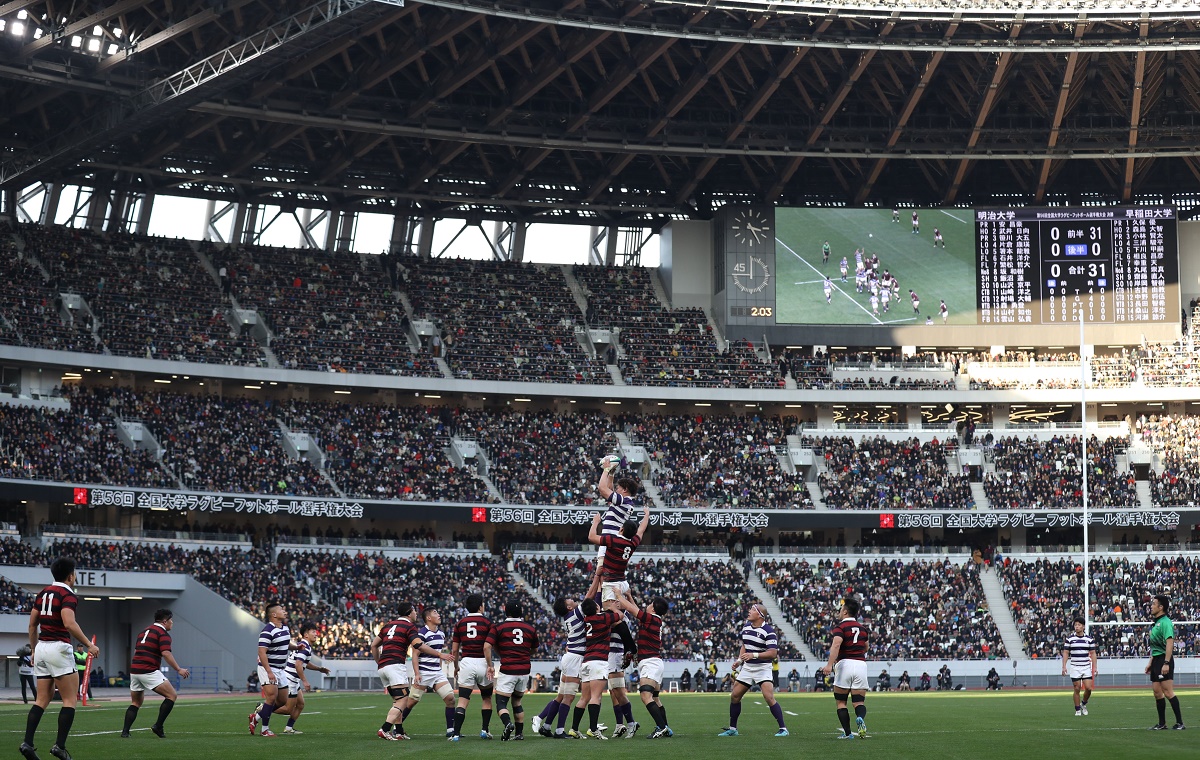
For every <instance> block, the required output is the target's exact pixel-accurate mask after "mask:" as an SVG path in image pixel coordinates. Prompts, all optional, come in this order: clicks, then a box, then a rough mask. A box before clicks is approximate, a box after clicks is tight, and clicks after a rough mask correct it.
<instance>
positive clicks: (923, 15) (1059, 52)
mask: <svg viewBox="0 0 1200 760" xmlns="http://www.w3.org/2000/svg"><path fill="white" fill-rule="evenodd" d="M1198 17H1200V7H1185V6H1184V5H1183V4H1181V3H1178V2H1175V0H1163V1H1162V2H1154V0H1141V1H1140V2H1121V3H1110V2H1105V0H1097V1H1096V2H1091V3H1084V2H1080V0H1073V1H1071V2H1066V3H1062V4H1060V5H1055V6H1054V7H1052V6H1051V4H1050V3H1042V2H1036V1H1035V0H1008V1H1007V2H1005V1H1002V0H986V1H985V2H982V3H972V4H971V7H970V8H968V7H966V6H965V5H964V4H963V3H960V2H958V0H945V2H932V1H931V0H912V1H911V2H908V1H905V2H900V3H897V4H894V5H893V4H886V3H881V2H872V1H871V0H862V2H847V3H845V4H839V5H837V6H831V5H829V4H827V3H826V4H817V3H804V2H796V1H790V2H774V3H767V2H733V1H732V0H714V1H713V2H700V1H699V0H696V1H695V2H686V1H684V0H678V1H672V2H615V1H613V0H609V1H603V0H601V1H596V0H588V1H587V2H584V0H533V1H532V2H515V1H513V2H508V1H506V0H491V1H485V0H426V1H425V2H407V3H404V4H401V3H400V2H398V1H397V2H395V3H392V2H372V1H370V0H325V1H324V2H319V3H315V4H309V3H305V2H280V1H279V0H274V1H271V0H219V1H217V2H210V1H208V0H192V1H191V2H188V1H187V0H116V2H107V3H100V2H82V3H73V4H68V3H63V2H56V1H51V0H10V1H9V2H4V1H3V0H0V99H2V100H3V102H4V103H5V104H6V106H11V107H8V108H5V109H4V113H2V114H0V123H2V124H3V127H2V128H0V184H2V185H3V186H4V187H5V188H6V189H8V190H10V191H15V190H17V189H20V188H24V187H27V186H29V185H30V184H33V183H38V182H52V183H59V184H83V185H89V186H95V187H98V188H101V189H102V190H104V191H106V192H114V193H167V194H178V195H190V196H196V197H204V198H212V199H222V200H227V201H242V202H262V203H271V204H276V205H281V206H284V207H287V206H289V205H290V206H293V207H294V206H296V205H299V206H303V207H330V208H339V209H348V210H349V209H359V210H374V211H380V212H392V211H397V212H401V213H411V214H413V215H421V216H426V215H428V216H464V217H468V218H470V217H475V218H508V219H521V220H528V221H533V220H541V221H554V220H562V221H582V222H588V223H593V224H643V223H648V224H655V223H657V222H661V221H663V220H665V219H668V218H678V217H681V216H683V217H700V218H705V217H707V216H708V215H709V214H711V212H712V209H713V208H714V207H716V206H719V205H722V204H724V203H729V202H738V201H748V200H768V201H772V202H776V203H781V204H820V205H839V204H848V205H864V204H866V205H870V204H879V205H892V204H907V203H913V204H922V205H926V204H945V205H953V204H974V205H990V204H1023V203H1064V202H1071V203H1108V202H1114V201H1131V200H1138V199H1148V200H1155V201H1159V202H1161V201H1164V200H1165V201H1174V202H1177V203H1181V204H1183V205H1189V204H1190V200H1189V199H1190V198H1191V197H1192V195H1191V194H1192V193H1195V192H1197V191H1200V147H1198V146H1200V125H1198V124H1197V121H1198V119H1200V117H1198V115H1197V112H1198V111H1200V52H1198V50H1200V31H1197V27H1196V20H1197V18H1198Z"/></svg>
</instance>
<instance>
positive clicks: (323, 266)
mask: <svg viewBox="0 0 1200 760" xmlns="http://www.w3.org/2000/svg"><path fill="white" fill-rule="evenodd" d="M204 251H205V252H206V253H207V254H208V255H209V256H210V258H211V259H212V262H213V266H215V267H217V268H218V270H217V271H218V277H219V278H220V279H221V281H222V286H223V287H225V288H227V292H229V293H231V294H232V295H233V297H234V298H236V299H237V302H238V305H239V306H241V307H242V308H243V309H254V310H255V311H257V312H258V313H259V314H260V315H261V316H262V317H263V319H265V320H266V322H267V325H268V326H269V327H270V329H271V331H272V338H271V350H272V351H273V352H274V353H275V356H276V358H277V359H278V360H279V363H280V365H281V366H283V367H284V368H287V369H301V370H313V371H318V372H354V373H365V374H376V375H418V376H423V377H440V376H441V371H440V370H439V369H438V367H437V363H436V362H435V361H434V360H433V358H432V357H430V356H427V355H418V354H414V353H413V349H412V348H411V347H410V344H409V336H408V330H409V320H408V316H407V315H406V314H405V312H404V307H403V305H402V304H401V302H400V299H399V297H398V296H397V294H396V292H395V291H394V290H393V289H392V287H391V285H390V283H389V282H388V277H387V276H386V275H385V273H384V271H383V268H382V265H381V262H380V261H379V257H377V256H361V255H359V254H357V253H353V252H350V251H323V250H314V249H291V248H271V247H267V246H247V247H243V248H238V249H233V248H226V249H220V248H217V247H215V246H212V245H210V244H205V247H204Z"/></svg>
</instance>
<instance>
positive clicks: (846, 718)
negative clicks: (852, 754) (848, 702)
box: [838, 707, 850, 736]
mask: <svg viewBox="0 0 1200 760" xmlns="http://www.w3.org/2000/svg"><path fill="white" fill-rule="evenodd" d="M838 720H840V721H841V722H842V732H843V733H844V734H846V736H849V735H850V711H849V710H847V709H846V708H844V707H839V708H838Z"/></svg>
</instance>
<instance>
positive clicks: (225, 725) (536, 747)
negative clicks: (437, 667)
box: [0, 688, 1200, 760]
mask: <svg viewBox="0 0 1200 760" xmlns="http://www.w3.org/2000/svg"><path fill="white" fill-rule="evenodd" d="M1178 693H1179V695H1180V699H1181V701H1182V703H1183V711H1184V721H1185V722H1187V721H1189V720H1191V721H1192V722H1193V723H1194V726H1195V727H1194V728H1192V729H1191V730H1188V731H1161V732H1160V731H1147V730H1146V729H1147V727H1148V726H1150V725H1151V724H1152V723H1154V722H1155V721H1156V714H1155V711H1154V700H1153V697H1152V696H1151V695H1150V690H1149V688H1145V689H1136V690H1132V689H1130V690H1115V691H1099V692H1097V693H1096V694H1094V695H1093V697H1092V700H1091V703H1090V705H1089V708H1090V711H1091V715H1089V716H1088V717H1086V718H1076V717H1075V716H1074V712H1073V709H1072V706H1071V695H1070V693H1069V692H1063V691H1060V692H1045V691H1037V692H1021V691H1011V692H1000V693H992V692H949V693H945V692H943V693H931V694H896V693H891V694H871V695H869V696H868V697H867V707H868V710H869V712H868V715H867V727H868V729H869V731H870V736H869V737H868V739H867V740H866V741H859V740H857V739H855V740H853V741H838V740H836V739H835V738H834V737H835V734H836V733H839V732H840V731H839V729H838V722H837V716H836V715H835V707H834V703H833V699H832V697H831V696H829V695H827V694H783V695H780V699H779V701H780V704H781V705H782V706H783V708H784V710H785V711H786V714H785V718H786V719H787V724H788V728H789V730H790V731H791V736H790V737H788V738H784V739H775V738H773V737H772V734H773V733H774V731H775V721H774V720H773V719H772V718H771V715H770V713H769V712H768V711H767V707H766V706H765V704H763V702H762V697H761V695H757V694H750V695H747V697H746V699H745V700H744V702H743V710H742V716H741V720H740V722H739V729H740V730H741V736H739V737H737V738H732V739H719V738H717V736H716V733H717V732H718V731H719V730H721V729H722V728H723V727H724V726H725V725H726V723H727V722H728V715H729V713H728V705H729V696H728V695H727V694H711V695H710V694H684V695H675V694H667V695H664V697H663V702H664V704H665V705H666V706H667V714H668V718H669V719H670V721H671V727H672V728H673V729H674V730H675V737H674V738H672V739H663V740H656V741H654V742H648V741H647V740H646V739H645V737H646V735H647V734H648V732H647V731H646V730H645V729H644V728H643V729H642V731H641V732H639V734H638V736H636V737H635V738H634V739H632V740H622V739H618V740H611V741H608V742H606V743H605V744H604V745H603V747H598V746H595V745H597V744H598V742H595V741H591V742H586V743H585V742H573V741H569V740H567V741H553V740H549V739H544V738H542V737H540V736H536V735H533V734H532V731H531V730H529V728H528V718H530V717H532V715H534V714H536V713H537V712H538V711H540V710H541V708H542V707H543V706H544V705H545V703H546V701H547V700H548V699H549V698H550V696H551V695H548V694H536V695H529V696H528V697H527V703H528V710H530V711H531V712H527V716H526V717H527V725H526V733H527V734H528V736H527V738H526V740H525V741H524V742H519V743H518V742H507V743H502V742H500V741H499V739H498V738H497V739H496V740H493V741H490V742H488V741H481V740H480V739H479V738H478V735H479V720H480V719H479V699H478V697H476V698H475V699H473V700H472V703H471V707H470V708H468V714H467V724H466V725H465V726H464V738H463V740H462V741H461V742H458V743H455V744H451V743H449V742H447V741H446V740H445V737H444V730H445V719H444V714H443V709H442V704H441V702H440V701H439V700H437V699H436V698H433V697H432V695H430V696H427V697H426V698H425V700H424V701H423V702H422V703H421V704H420V705H418V707H417V709H416V710H415V711H414V713H413V715H412V716H410V717H409V720H408V721H407V722H406V724H405V730H406V731H407V732H408V733H409V734H410V735H411V736H412V737H413V741H411V742H384V741H381V740H380V739H378V738H376V737H375V730H376V729H377V728H378V727H379V724H380V723H381V722H382V721H383V717H384V714H385V712H386V710H387V699H386V697H384V696H382V695H374V694H359V693H354V694H331V693H323V694H313V695H310V697H309V699H308V707H307V711H306V713H305V715H304V716H302V717H301V718H300V721H299V723H298V724H297V726H296V727H297V728H298V729H300V730H302V731H304V734H303V735H302V736H285V735H283V734H280V735H279V736H278V737H277V738H275V739H263V738H260V737H258V736H255V737H251V736H249V735H248V732H247V730H246V713H247V712H249V708H250V705H251V700H250V699H249V698H247V697H236V698H188V697H185V698H183V699H182V700H180V702H179V703H178V704H177V705H176V707H175V711H174V712H173V713H172V714H171V717H170V718H169V719H168V721H167V725H166V734H167V736H166V738H165V739H159V738H157V737H155V736H154V735H153V734H151V733H150V731H149V730H148V727H149V725H150V724H151V723H152V722H153V721H154V719H155V716H156V715H157V713H158V699H157V698H155V697H148V698H147V699H146V704H145V705H144V706H143V707H142V710H141V713H140V714H139V716H138V722H137V723H136V724H135V725H134V731H133V737H132V738H131V739H121V738H119V736H118V733H119V731H120V728H121V721H122V718H123V716H124V712H125V707H126V705H127V701H126V700H124V699H112V700H108V701H105V700H100V701H97V702H95V703H94V706H90V707H86V708H83V707H81V708H80V709H79V712H78V714H77V717H76V719H75V725H74V728H73V730H72V736H71V739H70V741H69V743H68V745H67V748H68V749H69V750H70V751H71V753H72V754H73V755H74V756H75V757H76V758H78V759H79V760H93V759H94V758H121V760H142V759H144V760H151V759H153V760H162V758H220V759H221V760H251V759H253V760H261V758H263V757H268V756H278V757H286V758H288V760H304V759H307V758H313V759H314V760H315V759H316V758H320V759H321V760H327V759H328V758H342V757H353V758H356V759H357V758H364V759H369V758H395V757H396V756H397V755H401V754H409V753H431V754H432V753H436V756H439V757H452V756H453V757H462V758H471V759H474V758H484V757H489V758H496V757H525V756H530V755H536V754H539V753H545V752H550V753H553V754H554V756H562V757H565V756H572V755H574V756H594V757H600V756H604V757H608V758H626V757H645V756H648V755H653V756H655V758H656V760H675V759H676V758H678V759H679V760H685V759H686V760H693V759H694V758H696V757H701V756H704V755H709V756H713V755H714V753H720V755H719V756H728V755H735V754H736V755H739V756H746V757H763V758H774V757H785V756H787V757H790V756H797V755H799V756H806V757H826V756H829V755H831V754H833V753H838V754H841V751H842V750H846V751H847V752H849V753H850V754H852V755H854V756H857V757H863V758H881V759H886V760H903V759H905V758H913V759H914V760H916V759H918V758H919V759H920V760H928V758H930V757H938V758H971V759H972V760H975V759H978V758H996V759H997V760H1004V759H1005V758H1053V760H1069V759H1070V758H1080V760H1098V759H1100V758H1122V759H1124V758H1155V759H1156V760H1160V759H1161V758H1163V757H1172V756H1175V757H1187V756H1190V753H1191V752H1194V751H1195V747H1196V741H1197V737H1196V735H1195V733H1196V730H1197V729H1200V700H1197V699H1196V696H1197V695H1200V690H1186V691H1180V692H1178ZM27 712H28V708H26V707H25V706H24V705H21V704H20V703H16V704H13V703H12V702H8V703H5V704H3V705H0V734H2V735H3V737H4V740H5V741H7V743H8V745H9V748H8V749H9V753H8V756H10V757H17V756H18V755H17V752H16V749H17V745H18V744H20V743H21V738H22V735H23V733H24V727H25V716H26V714H27ZM1167 713H1168V723H1172V722H1174V719H1173V718H1172V717H1170V716H1171V712H1170V708H1168V710H1167ZM57 715H58V705H57V703H56V704H53V705H51V707H50V709H49V710H48V711H47V714H46V717H45V718H44V719H43V720H42V724H41V727H40V729H39V731H38V738H37V747H38V750H39V752H40V753H41V756H42V758H44V759H46V760H48V759H49V758H50V745H51V744H53V742H54V731H55V726H56V725H57ZM634 715H635V717H636V718H638V719H639V720H642V721H643V722H648V717H647V715H646V712H645V709H644V708H642V707H641V705H640V703H636V702H635V709H634ZM601 720H602V721H603V722H605V723H608V724H609V725H610V726H611V725H613V716H612V709H611V707H610V706H609V704H608V702H607V699H606V701H605V704H604V709H603V712H602V717H601ZM585 721H586V718H585ZM274 723H279V725H278V726H275V725H272V728H274V729H275V730H276V731H282V729H283V726H284V724H285V721H283V720H276V721H272V724H274ZM568 725H569V724H568ZM499 727H500V721H499V720H498V719H496V718H493V720H492V733H493V734H495V735H496V736H497V737H499V735H500V730H499Z"/></svg>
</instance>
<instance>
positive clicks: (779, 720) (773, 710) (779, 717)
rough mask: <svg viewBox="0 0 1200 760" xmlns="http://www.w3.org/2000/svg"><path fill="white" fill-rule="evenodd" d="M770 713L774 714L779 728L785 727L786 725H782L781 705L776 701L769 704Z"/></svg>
mask: <svg viewBox="0 0 1200 760" xmlns="http://www.w3.org/2000/svg"><path fill="white" fill-rule="evenodd" d="M771 714H772V715H774V716H775V722H776V723H778V724H779V727H780V728H786V726H784V725H783V706H782V705H780V704H779V703H778V702H776V703H775V704H773V705H771Z"/></svg>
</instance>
